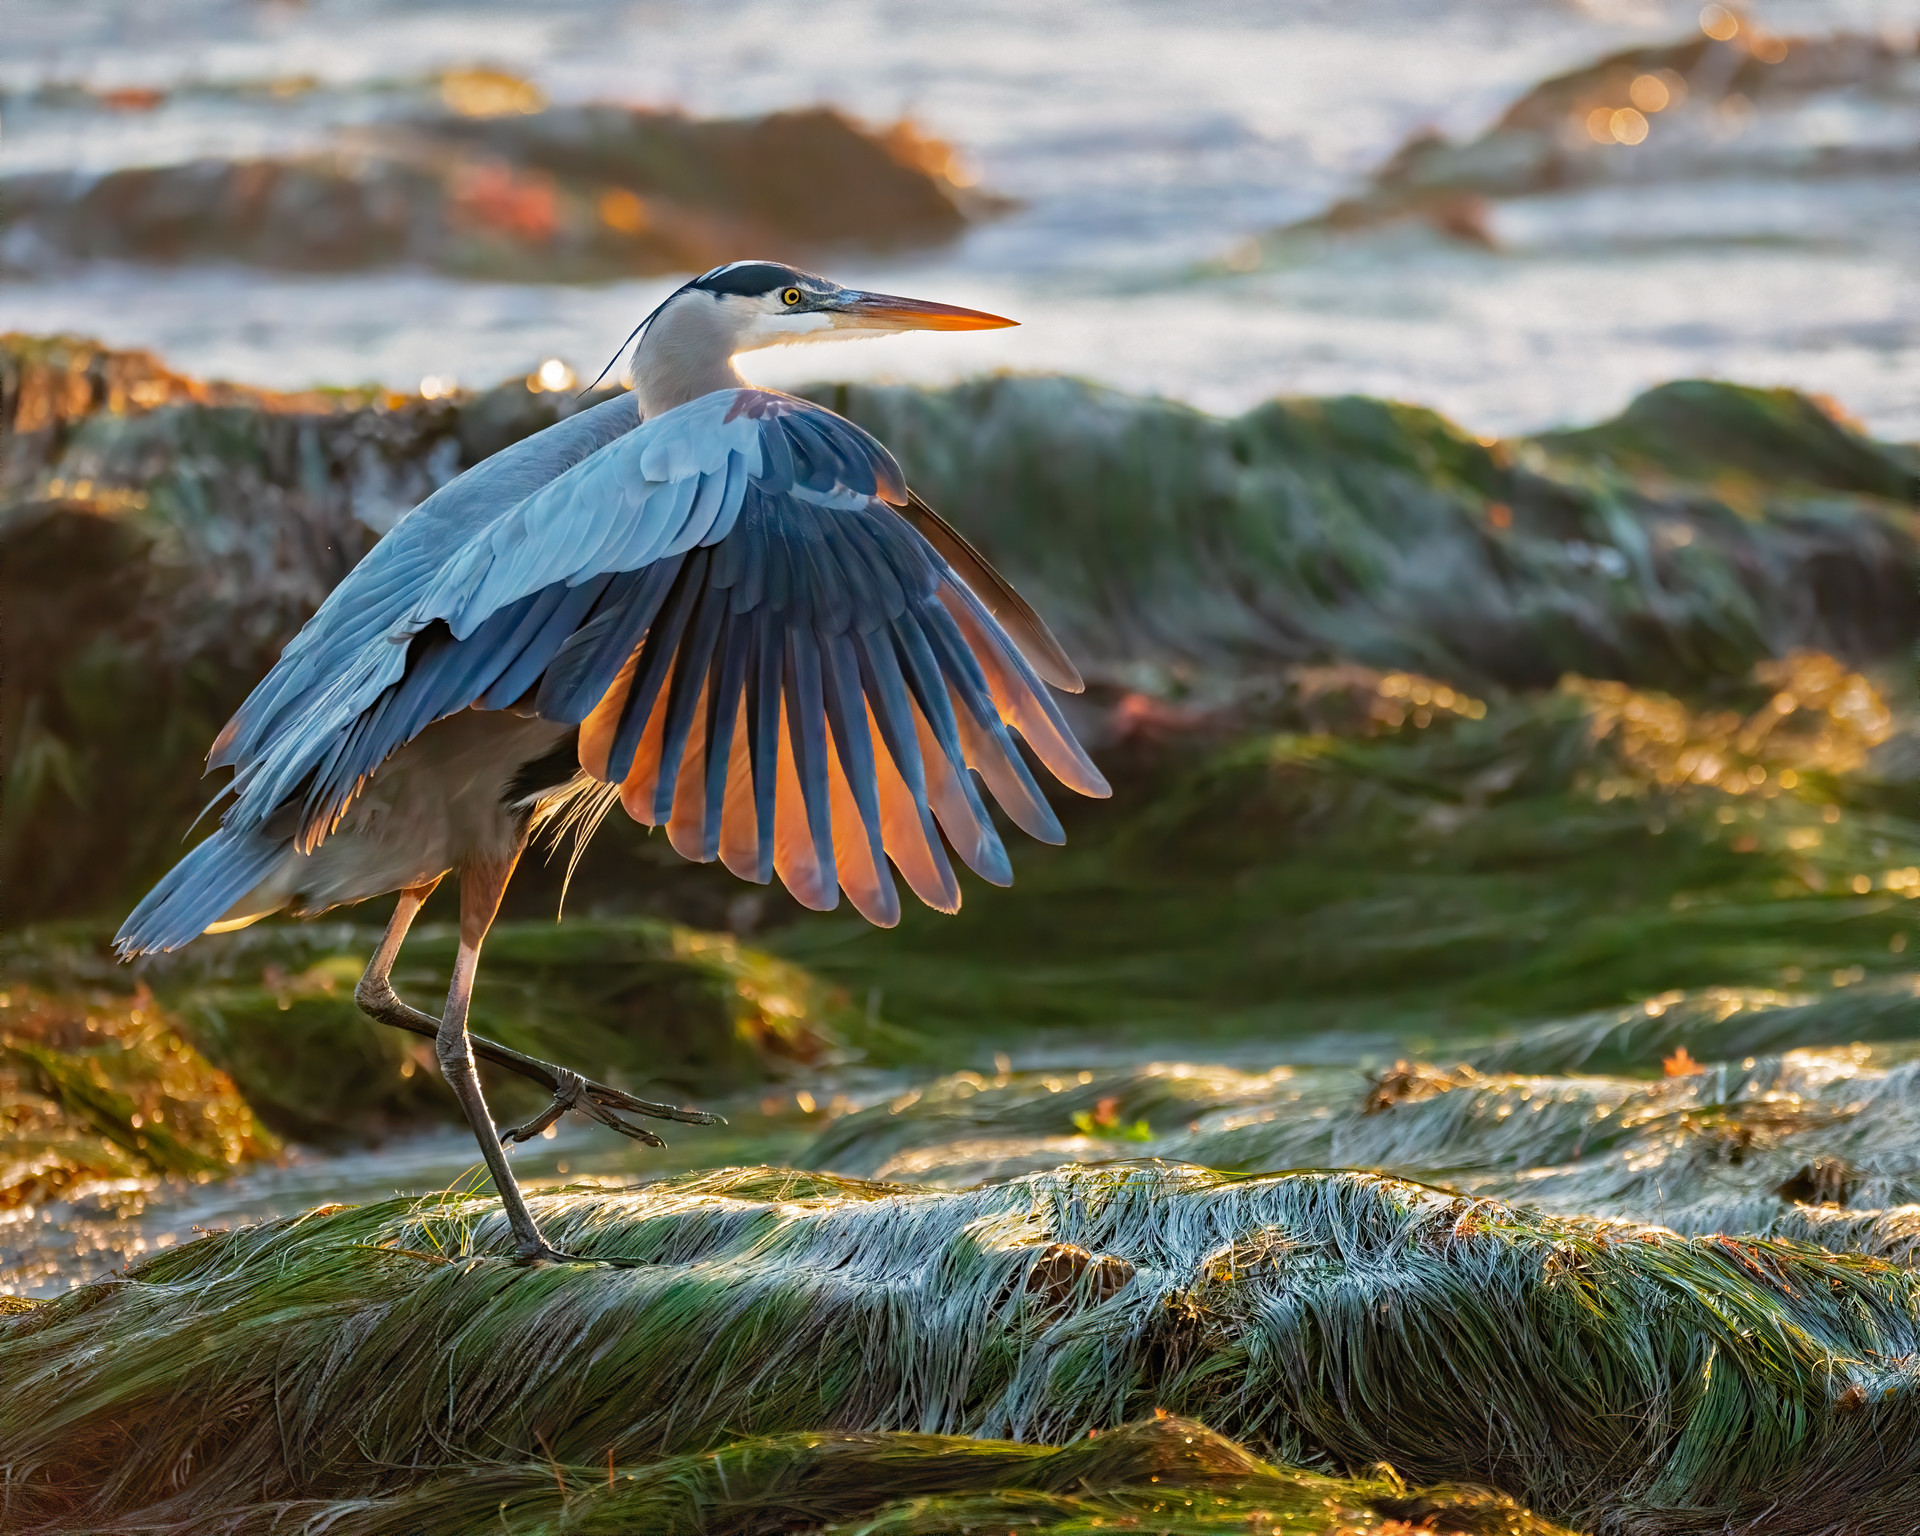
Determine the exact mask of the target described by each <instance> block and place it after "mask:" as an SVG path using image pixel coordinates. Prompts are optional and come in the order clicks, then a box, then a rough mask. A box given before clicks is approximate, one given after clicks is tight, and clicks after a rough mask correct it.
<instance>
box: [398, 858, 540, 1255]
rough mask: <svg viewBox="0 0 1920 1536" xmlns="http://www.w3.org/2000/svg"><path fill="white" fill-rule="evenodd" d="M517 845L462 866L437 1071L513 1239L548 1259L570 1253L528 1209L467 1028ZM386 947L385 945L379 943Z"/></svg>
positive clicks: (519, 1247)
mask: <svg viewBox="0 0 1920 1536" xmlns="http://www.w3.org/2000/svg"><path fill="white" fill-rule="evenodd" d="M519 859H520V850H519V849H517V848H516V849H515V850H514V851H513V853H512V854H510V855H509V856H508V857H506V858H504V859H501V860H499V861H498V862H495V863H487V864H468V865H466V866H464V867H463V868H462V869H461V871H460V952H459V954H458V956H457V957H456V958H455V960H454V962H453V984H452V986H450V987H448V989H447V1006H446V1010H445V1011H444V1012H443V1013H442V1014H441V1015H440V1029H439V1033H438V1034H437V1035H436V1036H435V1038H434V1049H435V1051H436V1052H437V1053H438V1055H439V1057H440V1074H441V1076H443V1077H444V1078H446V1080H447V1086H448V1087H450V1088H451V1089H453V1093H454V1097H455V1098H457V1099H458V1100H459V1101H460V1107H461V1108H462V1109H463V1110H465V1111H466V1114H467V1123H468V1124H469V1125H471V1126H472V1127H473V1134H474V1135H475V1136H476V1137H477V1138H478V1139H479V1142H480V1155H481V1156H482V1157H484V1158H485V1159H486V1161H487V1171H488V1172H489V1173H491V1174H492V1175H493V1185H494V1188H495V1189H497V1190H498V1191H499V1192H500V1203H501V1205H502V1206H503V1207H504V1208H505V1210H506V1214H507V1223H508V1225H509V1226H511V1227H512V1228H513V1245H514V1249H515V1251H516V1252H517V1254H518V1256H519V1257H520V1259H521V1260H523V1261H532V1260H536V1259H551V1260H555V1261H559V1262H569V1261H574V1255H572V1254H566V1253H561V1252H559V1251H558V1250H557V1249H555V1248H552V1247H549V1246H548V1244H547V1242H546V1240H545V1239H544V1238H543V1237H541V1236H540V1228H539V1227H538V1226H536V1225H535V1224H534V1220H533V1213H532V1212H531V1211H530V1210H528V1209H527V1199H526V1196H525V1195H523V1194H521V1193H520V1183H519V1181H518V1180H517V1179H515V1178H514V1176H513V1169H512V1168H511V1167H510V1166H508V1163H507V1154H506V1150H505V1148H504V1147H502V1146H501V1142H500V1133H499V1131H498V1129H496V1128H495V1126H494V1123H493V1116H492V1115H491V1114H490V1113H489V1112H488V1110H487V1099H486V1095H485V1094H484V1093H483V1092H482V1091H481V1088H480V1074H479V1072H478V1071H477V1070H475V1067H474V1054H473V1041H472V1038H471V1037H470V1036H469V1035H468V1034H467V1008H468V1005H469V1004H470V1003H471V1002H472V1000H473V978H474V973H475V972H476V971H477V970H478V969H479V965H480V944H481V941H482V940H484V939H485V938H486V936H487V930H488V929H489V928H491V927H492V926H493V918H494V914H495V913H496V912H498V911H499V909H500V896H501V893H502V892H503V891H505V890H506V888H507V880H508V878H509V877H510V876H511V875H512V874H513V867H514V865H515V864H517V863H518V862H519ZM383 947H384V946H383Z"/></svg>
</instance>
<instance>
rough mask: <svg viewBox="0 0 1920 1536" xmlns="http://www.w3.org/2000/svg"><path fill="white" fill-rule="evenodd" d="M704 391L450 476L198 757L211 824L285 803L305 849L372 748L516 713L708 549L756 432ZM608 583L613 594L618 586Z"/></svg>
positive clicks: (579, 422) (547, 438)
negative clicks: (204, 766) (215, 815)
mask: <svg viewBox="0 0 1920 1536" xmlns="http://www.w3.org/2000/svg"><path fill="white" fill-rule="evenodd" d="M728 405H729V400H728V397H727V396H724V395H708V396H705V397H703V398H701V399H699V400H695V401H692V402H690V403H689V404H687V405H684V406H682V407H681V408H680V409H679V410H677V411H670V412H667V413H665V414H664V415H662V416H660V417H659V418H657V419H656V420H653V421H650V422H646V423H644V424H642V423H640V422H639V416H638V411H637V408H636V406H635V404H634V401H633V398H632V396H630V395H629V396H625V397H621V398H618V399H615V400H610V401H607V402H606V403H604V404H602V405H600V406H596V407H595V408H594V409H592V410H590V411H585V412H582V413H581V414H580V415H578V416H575V417H572V418H570V419H569V420H567V421H565V422H562V423H560V424H559V425H557V426H554V427H550V428H548V429H547V430H546V431H544V432H540V433H537V434H535V436H533V437H531V438H529V439H527V440H525V441H524V442H522V443H519V444H516V445H515V446H514V447H512V448H509V449H507V450H505V451H504V452H502V453H499V454H496V455H494V456H493V457H492V458H490V459H488V460H486V461H485V462H484V463H482V464H479V465H477V466H475V467H474V468H473V469H471V470H469V471H467V473H466V474H464V475H462V476H460V477H459V478H458V479H456V480H454V481H452V482H451V483H450V484H448V485H447V486H445V487H443V488H442V489H441V490H440V491H438V492H436V493H435V494H434V495H433V496H431V497H429V498H428V499H427V500H426V501H424V502H422V503H421V504H420V506H419V507H417V508H416V509H415V510H414V511H412V512H411V513H409V514H408V515H407V516H406V517H404V518H402V519H401V521H400V522H399V523H398V524H397V525H396V526H395V528H394V530H393V532H392V533H390V534H389V535H388V536H387V537H386V538H385V539H383V540H382V541H381V542H380V543H379V544H378V545H376V546H375V547H374V549H373V550H372V552H371V553H369V554H368V556H367V558H366V559H364V560H362V561H361V562H360V564H359V565H357V566H356V567H355V568H354V569H353V571H352V573H351V574H350V575H349V576H348V577H347V579H346V580H345V581H344V582H342V583H341V584H340V586H339V587H338V588H336V589H335V590H334V592H333V593H332V594H331V595H330V596H329V597H328V599H327V601H326V602H325V603H323V604H322V605H321V607H320V610H319V611H318V612H317V613H316V614H315V615H314V616H313V618H312V619H311V620H309V621H308V623H307V626H306V627H305V628H304V629H303V630H302V631H301V632H300V633H299V634H298V635H297V636H296V637H295V638H294V640H293V641H292V643H291V644H289V645H288V647H287V649H286V651H285V652H284V653H283V654H282V656H281V658H280V660H279V661H278V662H277V663H276V664H275V665H274V667H273V670H272V671H270V672H269V673H268V674H267V676H266V677H265V678H264V679H263V680H262V681H261V683H260V685H259V686H258V687H257V688H255V689H254V691H253V693H252V694H251V695H250V696H249V697H248V699H247V700H246V702H245V703H244V704H242V705H241V706H240V709H239V711H238V712H237V713H236V714H235V715H234V717H233V719H232V721H230V722H229V723H228V725H227V727H226V729H225V730H224V731H222V732H221V735H220V738H219V739H218V740H217V741H216V742H215V743H214V751H213V754H212V756H211V758H210V763H211V765H212V766H215V767H219V766H221V765H223V764H229V763H230V764H232V765H233V766H234V768H235V770H236V771H235V775H234V780H233V785H232V788H233V791H234V794H235V797H236V798H235V802H234V805H233V807H232V808H231V809H230V810H229V811H228V813H227V815H226V816H225V817H224V818H223V822H224V824H226V825H229V826H233V825H236V824H237V825H240V826H254V825H259V824H261V823H263V822H264V821H265V820H266V818H267V817H268V816H270V815H272V814H273V813H274V812H275V811H276V810H279V809H281V808H282V807H284V806H285V805H286V804H287V803H288V802H289V801H290V800H293V799H296V798H297V800H298V802H299V816H298V824H299V831H298V834H297V838H296V841H297V843H298V845H299V846H300V847H301V848H302V849H303V850H306V849H311V848H312V847H314V846H316V845H317V844H318V843H319V842H320V840H321V839H322V838H324V837H325V836H326V834H327V832H328V831H330V830H331V829H332V827H333V826H334V825H335V824H336V823H337V821H338V819H339V817H340V814H341V813H342V812H343V811H344V810H345V809H346V807H347V806H348V805H349V804H351V803H352V800H353V797H354V795H355V794H356V793H357V792H358V790H359V788H360V786H361V784H363V783H364V782H365V779H366V777H367V775H368V774H370V773H372V772H373V770H374V769H375V768H377V767H378V766H379V765H380V764H381V763H382V762H383V761H385V759H386V757H387V756H388V754H390V753H391V752H393V751H394V749H395V748H397V747H399V746H401V745H402V744H403V743H405V742H406V741H408V740H410V739H411V738H412V737H413V736H414V735H416V734H418V732H419V731H421V730H422V729H424V728H425V727H426V726H428V725H430V724H432V723H433V722H434V721H435V720H438V719H442V718H444V717H445V716H447V715H449V714H452V713H454V712H455V711H456V710H460V709H465V708H467V707H468V706H469V705H473V704H480V705H482V706H483V707H500V706H504V705H510V704H513V703H515V702H516V701H517V700H518V699H519V698H520V696H521V695H522V694H524V693H525V692H526V691H527V690H528V688H529V687H530V686H531V685H532V684H533V683H534V682H536V681H538V679H539V677H540V674H541V673H542V672H543V671H544V670H545V667H546V664H547V662H548V661H549V660H551V659H552V657H553V655H554V653H555V652H556V651H557V650H558V649H559V647H560V646H561V644H562V643H564V642H565V641H566V640H567V638H568V637H569V636H570V635H571V634H572V633H573V632H574V630H575V629H577V628H578V627H579V626H580V625H581V624H582V623H585V622H587V621H589V620H590V619H591V617H592V616H593V615H594V613H595V612H596V611H597V610H598V609H599V608H601V607H602V606H604V605H605V603H607V602H608V601H614V602H617V601H619V600H620V599H621V598H622V597H623V596H624V595H625V594H626V591H627V588H628V585H630V583H619V578H620V577H622V576H624V575H628V574H629V573H632V572H635V571H638V570H640V569H642V568H643V567H646V566H647V565H649V564H651V563H653V562H655V561H657V560H659V559H661V558H662V557H663V556H671V555H672V554H674V553H676V552H678V551H680V550H683V549H685V548H687V547H689V546H690V545H692V544H696V543H699V542H701V541H702V540H706V541H712V540H715V539H718V538H722V537H724V536H725V534H726V532H727V529H728V528H730V527H731V526H732V522H733V519H734V518H735V517H736V516H737V515H738V513H739V510H740V503H741V500H742V498H743V497H744V496H745V493H746V486H747V482H748V480H749V479H750V478H751V476H752V475H753V474H754V473H756V472H757V470H758V468H759V455H760V451H761V433H760V431H759V429H758V427H757V425H756V423H754V422H753V421H751V420H747V419H744V418H734V419H729V418H728V416H727V411H728ZM617 583H619V584H617Z"/></svg>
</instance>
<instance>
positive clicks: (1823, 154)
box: [1293, 16, 1920, 246]
mask: <svg viewBox="0 0 1920 1536" xmlns="http://www.w3.org/2000/svg"><path fill="white" fill-rule="evenodd" d="M1728 24H1729V25H1734V26H1737V28H1738V30H1736V31H1734V32H1733V33H1732V34H1731V35H1729V36H1726V37H1724V38H1719V37H1710V36H1706V35H1700V36H1696V37H1693V38H1690V39H1688V40H1686V41H1683V42H1678V43H1672V44H1666V45H1661V46H1654V47H1646V48H1635V49H1630V50H1627V51H1626V52H1623V53H1618V54H1613V55H1611V56H1609V57H1607V58H1604V59H1601V60H1599V61H1597V62H1595V63H1593V64H1589V65H1586V66H1584V67H1582V68H1580V69H1576V70H1573V71H1570V72H1569V73H1567V74H1564V75H1559V76H1556V77H1554V78H1553V79H1550V80H1547V81H1545V82H1543V83H1542V84H1540V85H1538V86H1535V87H1534V88H1533V89H1532V90H1531V91H1529V92H1527V94H1526V95H1524V96H1522V97H1521V98H1520V99H1519V100H1518V101H1516V102H1515V103H1514V104H1513V105H1512V106H1511V107H1509V108H1508V109H1507V111H1506V112H1505V113H1504V114H1502V116H1501V117H1500V119H1499V121H1498V122H1496V123H1495V124H1494V125H1493V126H1492V127H1491V128H1489V129H1487V130H1486V132H1484V133H1482V134H1481V135H1479V137H1477V138H1475V139H1472V140H1470V141H1468V142H1466V143H1454V142H1452V141H1450V140H1448V139H1445V138H1443V137H1441V136H1440V135H1438V134H1435V133H1431V132H1429V133H1422V134H1418V135H1415V136H1414V137H1413V138H1411V139H1409V140H1408V141H1407V143H1406V144H1405V145H1404V146H1402V148H1401V149H1400V150H1399V152H1398V153H1396V154H1395V155H1394V156H1393V158H1392V159H1390V160H1389V161H1388V162H1387V163H1386V164H1385V165H1384V166H1382V167H1381V168H1380V169H1379V170H1378V171H1377V172H1376V173H1375V174H1374V176H1373V178H1372V182H1371V185H1369V186H1368V188H1367V189H1366V190H1365V191H1364V192H1362V193H1361V194H1359V195H1358V196H1356V197H1353V198H1349V199H1346V200H1344V201H1342V202H1339V203H1336V204H1335V205H1334V206H1333V207H1332V208H1330V209H1329V210H1328V211H1327V212H1326V213H1325V214H1323V215H1320V216H1319V217H1317V218H1314V219H1311V220H1308V221H1306V223H1304V224H1301V225H1296V226H1293V228H1294V229H1295V230H1313V229H1324V230H1334V231H1339V230H1353V229H1361V228H1367V227H1370V226H1374V225H1379V224H1383V223H1392V222H1397V221H1405V220H1417V221H1420V222H1423V223H1425V224H1426V225H1428V226H1429V227H1431V228H1432V229H1434V230H1436V231H1437V232H1439V233H1440V234H1442V235H1444V236H1447V237H1450V238H1453V239H1457V240H1463V241H1466V242H1468V243H1470V244H1477V245H1487V246H1491V245H1494V244H1497V243H1498V241H1497V237H1496V231H1495V228H1494V226H1493V223H1492V221H1491V217H1490V215H1491V208H1492V204H1493V202H1494V201H1495V200H1499V199H1508V198H1519V197H1525V196H1529V195H1534V194H1541V193H1550V192H1555V191H1562V190H1571V189H1575V188H1580V187H1590V186H1605V185H1616V184H1618V185H1629V186H1644V185H1647V184H1651V183H1664V182H1678V183H1687V182H1700V181H1706V180H1710V179H1713V178H1718V177H1730V176H1748V177H1751V176H1761V177H1787V178H1792V179H1829V180H1830V179H1835V178H1843V177H1865V176H1877V177H1887V176H1891V177H1895V178H1911V177H1913V176H1915V175H1916V174H1920V146H1916V145H1915V144H1914V143H1913V142H1912V141H1911V137H1910V135H1908V134H1905V133H1903V132H1900V131H1898V129H1897V127H1894V128H1892V131H1888V130H1889V128H1890V126H1891V125H1892V124H1893V123H1894V122H1895V121H1896V120H1897V114H1899V113H1902V112H1905V113H1908V114H1910V113H1911V111H1912V109H1913V108H1914V107H1915V106H1916V105H1920V65H1916V62H1915V59H1914V56H1913V53H1912V51H1911V49H1907V48H1901V47H1898V46H1896V45H1895V44H1893V43H1891V42H1889V41H1887V40H1884V39H1881V38H1876V37H1862V36H1856V35H1851V34H1846V33H1841V34H1837V35H1834V36H1830V37H1795V38H1784V37H1776V36H1773V35H1771V34H1768V33H1766V32H1764V31H1762V30H1760V29H1758V28H1757V27H1755V26H1754V25H1753V24H1751V23H1749V22H1740V21H1738V20H1737V19H1736V18H1732V17H1731V16H1729V18H1728ZM1722 30H1724V29H1722ZM1890 114H1891V115H1890ZM1896 195H1897V194H1896Z"/></svg>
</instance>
